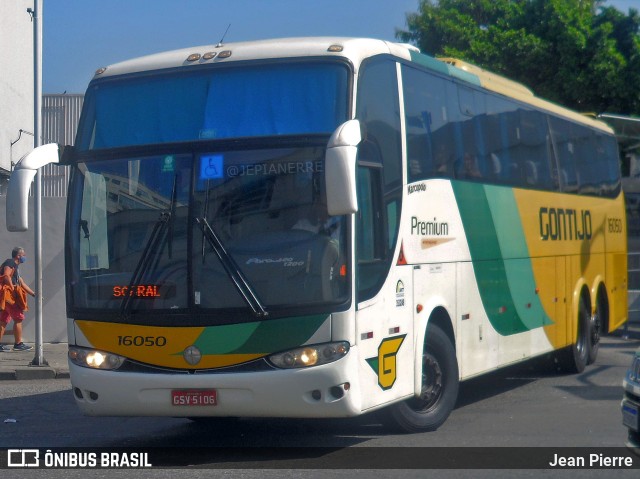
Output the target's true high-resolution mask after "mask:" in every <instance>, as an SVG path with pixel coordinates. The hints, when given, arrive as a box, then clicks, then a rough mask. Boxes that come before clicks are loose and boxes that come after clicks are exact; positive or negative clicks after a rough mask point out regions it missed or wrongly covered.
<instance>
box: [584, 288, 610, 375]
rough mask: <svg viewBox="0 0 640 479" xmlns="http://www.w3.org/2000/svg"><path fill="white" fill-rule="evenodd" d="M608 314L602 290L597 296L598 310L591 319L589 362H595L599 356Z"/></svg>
mask: <svg viewBox="0 0 640 479" xmlns="http://www.w3.org/2000/svg"><path fill="white" fill-rule="evenodd" d="M606 315H607V306H606V298H605V297H603V295H602V291H598V297H597V298H596V311H595V313H594V314H593V316H591V318H590V320H589V357H588V359H587V364H593V363H595V362H596V358H597V357H598V349H599V348H600V338H601V336H602V333H603V328H604V324H605V320H606Z"/></svg>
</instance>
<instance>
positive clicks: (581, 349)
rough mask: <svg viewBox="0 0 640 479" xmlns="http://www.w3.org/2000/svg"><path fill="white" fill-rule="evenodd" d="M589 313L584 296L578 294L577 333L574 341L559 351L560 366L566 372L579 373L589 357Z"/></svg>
mask: <svg viewBox="0 0 640 479" xmlns="http://www.w3.org/2000/svg"><path fill="white" fill-rule="evenodd" d="M590 324H591V315H590V314H589V307H588V306H587V301H586V300H585V298H584V296H580V304H579V305H578V334H577V335H576V340H575V342H574V343H573V344H572V345H571V346H569V347H568V348H566V349H565V350H564V351H562V352H561V355H560V367H561V369H562V370H563V371H565V372H567V373H572V374H574V373H581V372H582V371H584V368H585V367H586V365H587V361H588V359H589V349H590V348H589V346H590V344H591V337H590V336H591V335H590Z"/></svg>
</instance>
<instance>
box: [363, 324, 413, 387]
mask: <svg viewBox="0 0 640 479" xmlns="http://www.w3.org/2000/svg"><path fill="white" fill-rule="evenodd" d="M406 336H407V335H406V334H403V335H401V336H394V337H391V338H386V339H384V340H383V341H382V342H381V343H380V346H378V356H377V357H374V358H368V359H367V363H369V366H371V369H373V371H374V372H375V373H376V374H377V375H378V385H379V386H380V388H381V389H383V390H387V389H391V388H392V387H393V385H394V384H395V382H396V378H397V377H398V373H397V367H398V362H397V359H396V357H397V355H398V351H399V350H400V346H402V343H403V342H404V338H405V337H406Z"/></svg>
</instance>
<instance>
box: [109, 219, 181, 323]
mask: <svg viewBox="0 0 640 479" xmlns="http://www.w3.org/2000/svg"><path fill="white" fill-rule="evenodd" d="M171 216H172V215H171V211H170V210H169V211H163V212H161V213H160V217H159V218H158V220H157V221H156V223H155V225H154V226H153V231H152V232H151V236H150V237H149V240H148V241H147V244H146V245H145V247H144V251H143V252H142V255H141V256H140V259H139V260H138V264H136V268H135V269H134V270H133V275H132V276H131V281H130V282H129V287H128V288H127V294H125V296H124V298H123V299H122V304H121V305H120V316H121V317H122V318H126V316H127V314H128V312H129V309H130V307H131V301H132V300H133V295H132V291H133V288H134V286H136V285H137V284H140V282H141V281H142V278H143V277H144V275H145V273H146V272H147V270H148V269H149V265H150V264H151V260H152V259H153V258H155V257H157V256H158V253H159V252H160V251H162V248H163V247H164V241H162V240H163V239H165V238H166V235H163V233H164V231H165V230H166V229H167V227H168V226H169V224H170V222H171ZM161 242H162V243H163V245H162V247H160V248H158V245H159V244H160V243H161Z"/></svg>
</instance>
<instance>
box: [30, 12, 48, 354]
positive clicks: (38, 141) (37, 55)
mask: <svg viewBox="0 0 640 479" xmlns="http://www.w3.org/2000/svg"><path fill="white" fill-rule="evenodd" d="M43 1H44V0H34V3H33V79H34V83H33V90H34V92H33V94H34V99H33V116H34V127H33V134H34V140H33V142H34V145H33V146H34V147H35V148H37V147H38V146H40V145H42V106H41V103H42V3H43ZM33 201H34V223H35V226H34V234H35V238H34V239H35V252H34V254H35V260H36V264H35V269H36V285H35V286H36V288H35V292H36V355H35V357H34V358H33V361H32V362H31V365H32V366H45V365H47V362H46V361H45V359H44V351H43V348H42V342H43V341H42V337H43V336H42V175H41V172H40V169H38V171H37V173H36V177H35V190H34V195H33Z"/></svg>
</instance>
